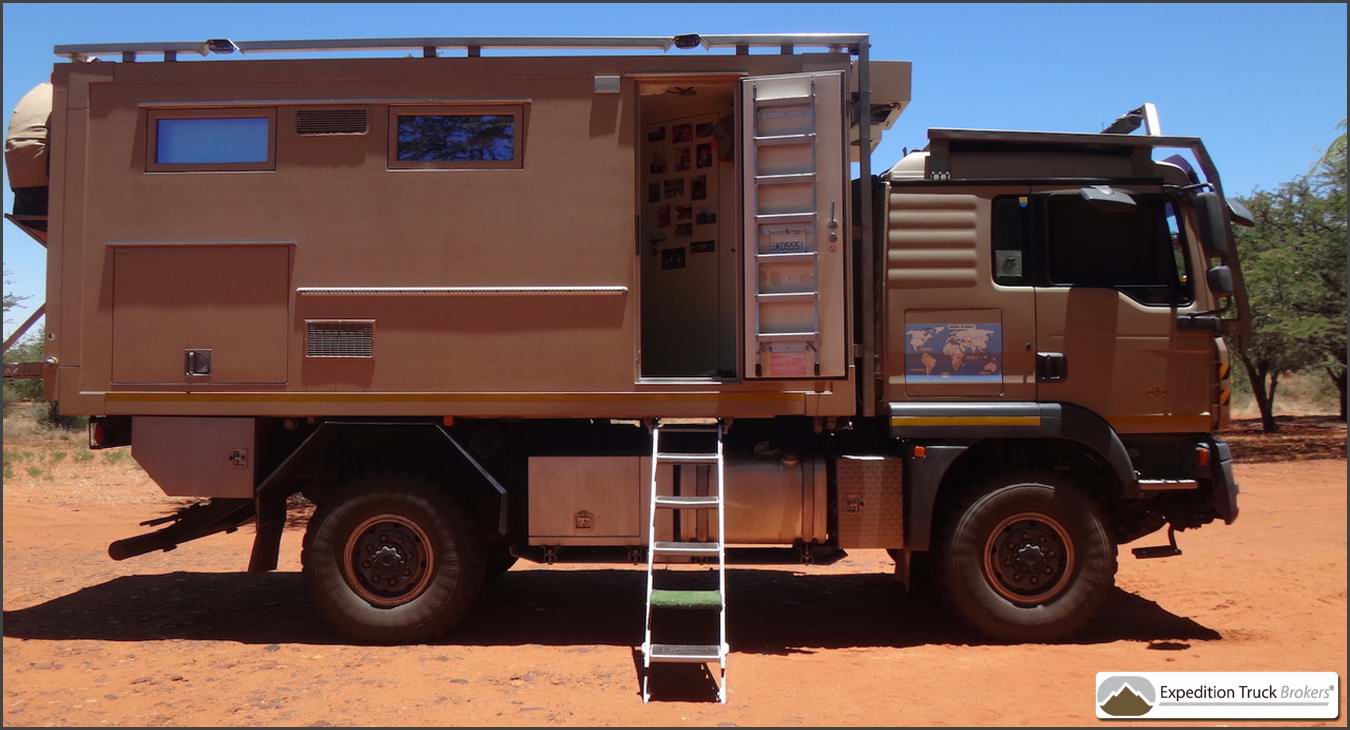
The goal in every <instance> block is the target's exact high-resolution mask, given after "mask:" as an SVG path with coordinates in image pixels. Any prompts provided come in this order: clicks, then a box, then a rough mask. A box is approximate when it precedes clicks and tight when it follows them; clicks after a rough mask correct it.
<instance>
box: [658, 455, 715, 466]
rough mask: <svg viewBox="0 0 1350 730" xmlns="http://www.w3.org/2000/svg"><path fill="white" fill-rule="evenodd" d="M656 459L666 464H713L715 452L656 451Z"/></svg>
mask: <svg viewBox="0 0 1350 730" xmlns="http://www.w3.org/2000/svg"><path fill="white" fill-rule="evenodd" d="M656 460H657V461H663V462H666V463H667V464H715V463H717V454H673V453H658V454H657V455H656Z"/></svg>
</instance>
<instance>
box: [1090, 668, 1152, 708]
mask: <svg viewBox="0 0 1350 730" xmlns="http://www.w3.org/2000/svg"><path fill="white" fill-rule="evenodd" d="M1157 702H1158V693H1157V691H1156V690H1154V689H1153V683H1152V682H1150V681H1148V680H1147V679H1144V678H1143V677H1136V676H1134V675H1128V674H1116V675H1108V676H1107V678H1106V679H1105V680H1099V681H1098V682H1097V707H1098V708H1099V709H1100V710H1101V711H1102V712H1105V713H1106V714H1108V715H1110V716H1111V717H1139V716H1140V715H1144V714H1147V713H1148V711H1149V710H1151V709H1153V705H1154V704H1156V703H1157Z"/></svg>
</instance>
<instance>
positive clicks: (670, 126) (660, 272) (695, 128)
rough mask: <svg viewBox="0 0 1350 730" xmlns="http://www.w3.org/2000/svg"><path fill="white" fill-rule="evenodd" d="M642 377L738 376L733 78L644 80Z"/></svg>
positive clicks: (640, 166)
mask: <svg viewBox="0 0 1350 730" xmlns="http://www.w3.org/2000/svg"><path fill="white" fill-rule="evenodd" d="M639 90H640V98H641V106H640V109H639V114H640V126H639V129H640V130H641V137H640V147H639V150H640V151H639V172H640V174H639V179H640V180H641V186H640V194H641V201H642V203H641V206H640V211H641V212H640V230H641V236H642V238H641V241H640V245H639V255H640V256H641V259H642V263H641V266H640V267H639V276H640V277H641V278H640V284H641V287H640V292H641V300H642V301H641V305H642V322H641V331H642V342H641V347H642V350H641V375H642V378H644V379H667V378H674V379H709V380H719V381H720V380H734V379H735V378H736V376H737V372H736V363H737V351H736V337H737V333H738V332H739V328H738V326H737V320H738V318H737V312H738V306H739V301H740V300H739V295H738V292H739V288H740V287H739V277H738V273H737V254H736V250H737V245H736V243H737V238H738V235H739V230H740V228H739V225H740V216H739V215H737V212H738V205H737V202H738V201H739V200H740V194H739V188H738V185H737V176H736V171H737V162H736V153H735V140H736V128H735V127H736V125H735V94H736V86H735V80H734V79H731V78H728V79H714V80H700V79H681V80H662V81H642V82H639Z"/></svg>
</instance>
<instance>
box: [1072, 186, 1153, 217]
mask: <svg viewBox="0 0 1350 730" xmlns="http://www.w3.org/2000/svg"><path fill="white" fill-rule="evenodd" d="M1078 196H1079V197H1080V198H1082V199H1083V200H1086V201H1087V202H1088V204H1089V205H1091V206H1092V207H1094V208H1098V209H1101V210H1104V211H1106V212H1108V213H1129V212H1130V211H1133V210H1134V209H1135V208H1136V207H1138V206H1136V205H1135V202H1134V198H1132V197H1130V194H1129V193H1126V192H1122V191H1120V190H1112V189H1111V186H1110V185H1089V186H1088V187H1085V188H1083V189H1081V190H1079V191H1078Z"/></svg>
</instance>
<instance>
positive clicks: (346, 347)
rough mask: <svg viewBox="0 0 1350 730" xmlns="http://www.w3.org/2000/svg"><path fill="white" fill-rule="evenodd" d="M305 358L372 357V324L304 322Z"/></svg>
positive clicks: (373, 332)
mask: <svg viewBox="0 0 1350 730" xmlns="http://www.w3.org/2000/svg"><path fill="white" fill-rule="evenodd" d="M305 330H306V332H305V357H356V358H370V357H375V321H374V320H341V319H333V320H306V321H305Z"/></svg>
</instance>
